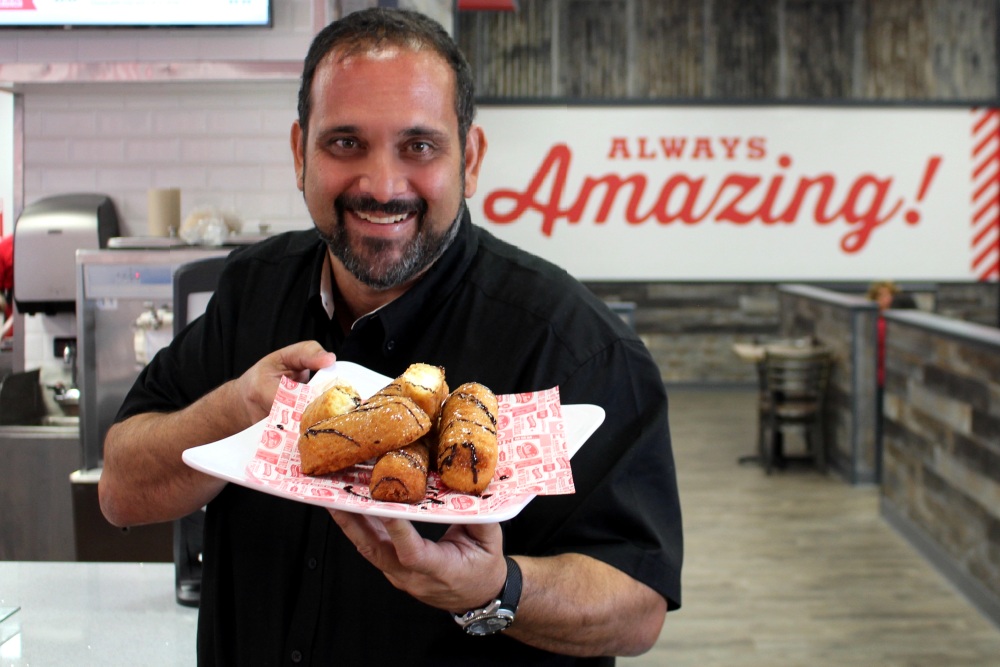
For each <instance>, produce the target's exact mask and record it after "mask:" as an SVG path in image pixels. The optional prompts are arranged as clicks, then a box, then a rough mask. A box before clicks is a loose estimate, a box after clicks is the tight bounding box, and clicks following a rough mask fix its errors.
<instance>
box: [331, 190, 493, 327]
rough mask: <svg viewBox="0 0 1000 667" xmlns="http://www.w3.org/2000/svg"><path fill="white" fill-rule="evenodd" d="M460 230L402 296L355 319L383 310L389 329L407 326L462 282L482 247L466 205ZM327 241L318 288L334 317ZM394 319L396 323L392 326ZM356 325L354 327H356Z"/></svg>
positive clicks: (364, 317)
mask: <svg viewBox="0 0 1000 667" xmlns="http://www.w3.org/2000/svg"><path fill="white" fill-rule="evenodd" d="M458 225H459V228H458V233H457V234H456V235H455V239H454V240H453V241H452V243H451V245H450V246H448V249H447V250H445V251H444V254H443V255H441V257H439V258H438V259H437V261H436V262H434V264H432V265H431V267H430V268H429V269H428V270H427V272H426V273H425V274H424V275H423V276H422V277H421V278H420V280H418V281H417V282H416V283H414V285H413V287H411V288H410V289H409V290H407V291H406V292H405V293H404V294H402V295H401V296H400V297H399V298H398V299H395V300H393V301H390V302H389V303H387V304H386V305H384V306H381V307H380V308H378V309H376V310H374V311H372V312H371V313H368V314H366V315H362V316H361V317H359V318H358V320H357V321H356V322H355V324H357V323H358V322H361V321H362V320H365V319H367V318H368V317H370V316H371V315H373V314H374V313H380V315H381V316H382V318H383V320H384V322H385V328H386V331H387V333H391V331H390V330H399V329H400V328H405V327H406V326H407V324H409V323H411V322H412V321H413V319H414V318H415V317H417V316H418V315H419V313H420V311H421V310H422V309H424V308H434V307H435V306H436V305H437V304H438V303H440V302H441V301H443V300H444V299H445V298H446V297H447V296H448V294H450V293H451V292H452V290H454V289H455V287H457V286H458V284H459V283H460V282H461V279H462V276H463V275H464V274H465V272H466V270H468V268H469V265H470V264H471V263H472V259H473V257H474V256H475V254H476V251H477V249H478V247H479V243H478V237H477V236H476V233H475V229H474V228H473V226H472V218H471V216H470V215H469V209H468V207H467V206H466V207H464V211H463V213H462V219H461V220H459V222H458ZM322 245H323V256H324V259H323V265H322V267H321V269H320V275H319V283H318V292H319V297H320V299H321V303H322V306H323V310H325V311H326V314H327V316H328V317H329V318H330V319H331V320H332V319H333V315H334V312H335V306H334V296H333V289H334V287H333V268H332V267H331V265H330V261H331V260H330V253H329V250H328V249H327V246H326V244H325V243H323V244H322ZM390 323H392V325H391V326H390ZM352 328H353V327H352Z"/></svg>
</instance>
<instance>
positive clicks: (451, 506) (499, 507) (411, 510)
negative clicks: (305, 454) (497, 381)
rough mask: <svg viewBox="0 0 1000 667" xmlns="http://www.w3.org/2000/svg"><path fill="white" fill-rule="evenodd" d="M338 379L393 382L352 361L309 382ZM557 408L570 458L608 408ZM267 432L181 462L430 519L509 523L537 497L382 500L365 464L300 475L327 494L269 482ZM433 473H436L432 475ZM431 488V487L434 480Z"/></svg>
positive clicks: (238, 480)
mask: <svg viewBox="0 0 1000 667" xmlns="http://www.w3.org/2000/svg"><path fill="white" fill-rule="evenodd" d="M335 378H338V379H341V380H346V381H347V382H349V383H350V384H352V385H353V386H354V388H355V389H356V390H357V391H358V393H359V394H361V395H362V396H365V397H367V396H371V395H372V394H374V393H375V392H376V391H378V390H379V389H381V388H382V387H384V386H385V385H387V384H388V383H389V382H390V380H391V379H390V378H388V377H386V376H384V375H380V374H378V373H374V372H372V371H370V370H368V369H366V368H364V367H363V366H359V365H357V364H352V363H350V362H337V363H335V364H334V365H333V366H331V367H329V368H325V369H323V370H321V371H319V372H317V373H316V375H315V376H314V377H313V379H312V380H310V382H309V384H310V385H311V386H313V387H324V386H326V385H327V384H328V383H329V382H330V381H331V380H333V379H335ZM498 398H501V399H502V398H504V397H498ZM503 410H504V408H501V414H500V416H501V417H502V416H503ZM559 411H560V412H561V417H562V432H563V433H564V434H565V445H566V452H565V454H566V456H568V457H570V458H571V457H572V456H573V455H574V454H576V452H577V451H578V450H579V449H580V447H582V446H583V443H584V442H586V441H587V439H588V438H589V437H590V436H591V435H593V433H594V431H596V430H597V428H598V427H599V426H600V425H601V424H602V423H603V422H604V409H603V408H601V407H600V406H597V405H588V404H581V405H561V406H559ZM265 431H267V420H266V419H265V420H261V421H259V422H257V423H256V424H254V425H253V426H251V427H249V428H247V429H245V430H243V431H241V432H240V433H237V434H235V435H232V436H229V437H228V438H225V439H223V440H219V441H217V442H213V443H210V444H207V445H202V446H200V447H193V448H191V449H188V450H187V451H185V452H184V455H183V460H184V462H185V463H186V464H188V465H189V466H191V467H192V468H194V469H196V470H200V471H201V472H204V473H206V474H209V475H212V476H213V477H217V478H219V479H223V480H226V481H228V482H232V483H233V484H238V485H240V486H244V487H247V488H250V489H255V490H257V491H262V492H264V493H269V494H272V495H275V496H279V497H282V498H287V499H290V500H296V501H299V502H304V503H308V504H311V505H319V506H321V507H328V508H332V509H338V510H343V511H347V512H357V513H361V514H370V515H372V516H380V517H391V518H401V519H409V520H413V521H426V522H430V523H452V524H456V523H490V522H497V521H506V520H508V519H511V518H513V517H514V516H516V515H517V514H518V513H519V512H520V511H521V510H522V509H524V507H525V506H526V505H527V504H528V503H529V502H531V500H532V499H533V498H534V497H535V496H536V495H537V493H518V494H511V493H502V492H499V493H497V494H496V495H495V496H494V497H492V498H491V499H490V500H491V502H490V503H480V501H479V499H477V498H473V497H470V496H465V495H464V494H458V493H456V492H453V491H446V490H443V489H440V490H438V491H433V490H432V492H431V494H430V495H431V496H432V497H430V498H429V499H428V502H423V503H419V504H417V505H405V504H401V503H388V502H380V501H376V500H371V499H370V498H367V497H366V494H367V486H366V482H364V481H362V482H360V483H359V479H360V480H365V479H366V477H365V475H366V474H367V470H368V468H365V467H364V466H355V467H354V468H353V469H349V470H348V471H343V472H342V473H335V474H333V475H327V476H324V477H323V478H306V477H301V478H300V479H304V480H306V481H307V482H310V483H312V482H316V481H317V480H321V481H322V483H323V484H324V485H325V487H326V488H325V489H324V490H323V492H324V494H325V495H317V492H316V491H315V490H314V489H311V488H310V486H309V485H308V484H306V485H303V486H299V485H296V484H295V483H294V482H295V478H293V477H291V476H286V477H285V479H284V480H280V481H282V482H284V483H279V484H275V483H266V482H264V481H261V480H260V479H257V478H256V477H254V476H252V475H250V474H248V465H249V464H250V463H251V462H252V461H253V459H254V458H255V456H256V455H257V450H258V447H259V446H260V444H261V442H262V440H263V439H264V437H265ZM529 437H530V434H529ZM499 444H500V448H501V452H504V451H505V447H506V451H507V452H513V451H514V449H515V448H516V445H517V444H518V443H514V442H505V440H504V438H501V440H500V443H499ZM508 455H511V454H508ZM434 476H435V475H434V473H432V478H433V477H434ZM430 486H432V489H433V484H431V485H430ZM498 486H501V485H499V484H498V481H497V480H496V478H495V479H494V481H493V482H491V484H490V487H489V488H488V489H487V494H486V495H489V494H490V492H491V491H494V489H495V487H498ZM498 490H499V489H498ZM487 505H488V506H487Z"/></svg>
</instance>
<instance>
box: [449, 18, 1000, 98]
mask: <svg viewBox="0 0 1000 667" xmlns="http://www.w3.org/2000/svg"><path fill="white" fill-rule="evenodd" d="M997 15H998V7H997V2H996V0H522V1H521V2H520V9H519V11H517V12H514V13H511V12H459V16H458V21H457V35H458V40H459V42H460V44H461V46H462V47H463V49H464V50H465V52H466V54H467V55H468V57H469V60H470V63H471V64H472V66H473V69H474V71H475V73H476V78H477V81H478V82H479V90H480V93H481V95H482V96H483V97H486V98H492V97H499V98H503V97H541V98H551V97H558V98H569V99H584V100H600V99H664V100H669V99H705V100H753V101H758V100H866V101H885V100H909V101H926V100H935V101H942V100H970V99H992V98H994V97H996V95H997V53H996V50H997V44H996V42H997V40H996V33H997Z"/></svg>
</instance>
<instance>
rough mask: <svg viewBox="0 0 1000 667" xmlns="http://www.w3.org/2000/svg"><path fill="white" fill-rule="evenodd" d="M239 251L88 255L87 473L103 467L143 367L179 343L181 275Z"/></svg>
mask: <svg viewBox="0 0 1000 667" xmlns="http://www.w3.org/2000/svg"><path fill="white" fill-rule="evenodd" d="M230 251H231V248H218V247H217V248H208V247H202V246H198V247H181V248H171V249H162V250H161V249H157V250H81V251H78V252H77V255H76V269H77V281H76V285H77V299H76V310H77V313H76V315H77V336H78V341H77V346H78V350H77V363H78V364H79V373H78V375H79V381H80V403H81V404H80V439H81V446H82V449H83V461H82V464H83V469H84V470H91V469H97V468H100V467H101V466H102V463H103V443H104V436H105V435H106V434H107V431H108V428H109V427H110V426H111V424H112V422H113V421H114V418H115V415H116V414H117V413H118V409H119V407H120V406H121V403H122V400H123V399H124V397H125V394H126V393H127V392H128V390H129V389H130V388H131V386H132V384H133V383H134V382H135V379H136V377H138V375H139V371H140V370H141V369H142V367H143V366H144V365H145V364H146V363H147V362H148V361H149V360H150V359H151V358H152V357H153V355H155V354H156V352H157V350H159V349H160V348H161V347H163V346H165V345H167V344H169V343H170V340H171V339H172V337H173V312H172V311H173V303H172V302H173V276H174V273H175V272H176V270H177V268H178V267H180V266H181V265H183V264H186V263H188V262H192V261H196V260H199V259H205V258H208V257H213V256H219V255H226V254H228V253H229V252H230Z"/></svg>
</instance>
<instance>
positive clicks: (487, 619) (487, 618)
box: [453, 556, 521, 636]
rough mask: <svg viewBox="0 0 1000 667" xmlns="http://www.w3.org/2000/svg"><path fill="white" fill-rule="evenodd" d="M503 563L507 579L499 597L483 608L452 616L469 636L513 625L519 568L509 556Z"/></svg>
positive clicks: (519, 578)
mask: <svg viewBox="0 0 1000 667" xmlns="http://www.w3.org/2000/svg"><path fill="white" fill-rule="evenodd" d="M504 561H505V562H506V564H507V578H506V580H505V581H504V585H503V589H502V590H501V591H500V595H499V596H498V597H496V598H494V599H493V600H491V601H490V602H489V603H487V604H486V605H485V606H483V607H479V608H476V609H470V610H468V611H466V612H464V613H462V614H453V618H454V619H455V622H456V623H458V624H459V625H460V626H462V628H463V629H464V630H465V631H466V632H467V633H468V634H470V635H474V636H482V635H491V634H494V633H496V632H501V631H503V630H506V629H507V628H509V627H510V626H511V624H513V623H514V616H515V615H516V613H517V607H518V604H519V603H520V601H521V568H520V566H518V564H517V562H516V561H515V560H514V559H513V558H511V557H510V556H507V557H505V558H504Z"/></svg>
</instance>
